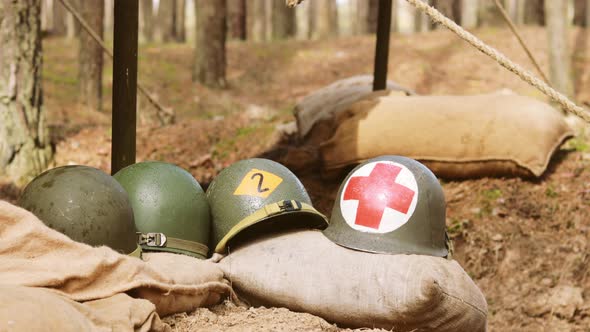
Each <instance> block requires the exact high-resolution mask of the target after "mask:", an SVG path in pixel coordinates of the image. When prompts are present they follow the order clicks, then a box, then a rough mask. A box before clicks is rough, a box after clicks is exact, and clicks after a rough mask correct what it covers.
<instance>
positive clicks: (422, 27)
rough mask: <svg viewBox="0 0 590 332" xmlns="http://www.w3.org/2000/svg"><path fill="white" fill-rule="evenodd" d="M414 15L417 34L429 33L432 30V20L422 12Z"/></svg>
mask: <svg viewBox="0 0 590 332" xmlns="http://www.w3.org/2000/svg"><path fill="white" fill-rule="evenodd" d="M426 2H427V3H428V4H430V3H431V2H432V0H426ZM414 14H415V16H414V21H415V22H416V23H415V27H416V32H428V30H430V25H431V23H430V18H429V17H428V15H426V14H424V13H423V12H422V11H420V10H416V11H415V12H414Z"/></svg>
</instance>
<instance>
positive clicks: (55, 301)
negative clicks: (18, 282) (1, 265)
mask: <svg viewBox="0 0 590 332" xmlns="http://www.w3.org/2000/svg"><path fill="white" fill-rule="evenodd" d="M154 310H155V308H154V305H153V304H152V303H151V302H149V301H147V300H141V299H134V298H131V297H130V296H128V295H125V294H117V295H114V296H112V297H109V298H106V299H100V300H95V301H89V302H86V303H78V302H75V301H72V300H70V299H68V298H67V297H65V296H64V295H61V294H59V293H58V292H56V291H54V290H50V289H46V288H33V287H22V286H3V285H0V331H10V332H20V331H22V332H36V331H39V332H42V331H43V332H45V331H60V332H80V331H88V332H107V331H118V332H127V331H128V332H133V331H137V332H143V331H146V332H147V331H156V332H160V331H162V332H164V331H170V330H171V329H170V327H169V326H168V325H166V324H164V323H162V322H161V321H160V318H159V317H158V315H157V314H156V313H155V311H154Z"/></svg>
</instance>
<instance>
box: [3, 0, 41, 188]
mask: <svg viewBox="0 0 590 332" xmlns="http://www.w3.org/2000/svg"><path fill="white" fill-rule="evenodd" d="M40 12H41V2H40V1H39V0H19V1H0V13H2V18H1V19H0V45H2V47H0V173H2V174H5V175H7V176H8V177H9V178H11V179H12V180H13V181H15V182H16V183H17V184H24V183H26V182H27V181H28V180H30V179H31V178H32V177H33V176H35V175H37V174H38V173H40V172H41V171H43V169H45V168H46V167H47V164H48V162H49V160H50V159H51V156H52V154H53V152H52V148H51V145H50V142H49V137H48V134H47V127H46V123H45V111H44V109H43V108H42V100H43V98H42V95H43V92H42V85H41V71H42V57H41V13H40Z"/></svg>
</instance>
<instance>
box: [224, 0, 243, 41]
mask: <svg viewBox="0 0 590 332" xmlns="http://www.w3.org/2000/svg"><path fill="white" fill-rule="evenodd" d="M227 17H228V20H227V25H228V29H229V36H230V38H233V39H240V40H246V0H230V1H228V2H227Z"/></svg>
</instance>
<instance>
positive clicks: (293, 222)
mask: <svg viewBox="0 0 590 332" xmlns="http://www.w3.org/2000/svg"><path fill="white" fill-rule="evenodd" d="M207 200H208V201H209V206H210V207H211V216H212V218H213V227H212V241H213V243H215V244H216V248H215V252H218V253H223V252H225V251H226V248H227V245H228V243H230V242H231V243H235V242H236V241H238V240H245V239H247V238H250V237H255V236H257V235H259V234H261V233H266V232H271V231H277V230H279V229H285V228H299V227H301V228H305V227H312V228H321V229H323V228H325V227H327V225H328V221H327V219H326V217H325V216H324V215H322V214H321V213H319V212H318V211H317V210H315V209H314V208H313V206H312V204H311V199H310V198H309V195H308V194H307V191H306V190H305V188H304V187H303V184H302V183H301V181H299V179H298V178H297V177H296V176H295V174H293V173H292V172H291V171H290V170H289V169H288V168H286V167H285V166H283V165H281V164H279V163H277V162H275V161H272V160H268V159H262V158H252V159H247V160H241V161H239V162H236V163H234V164H232V165H231V166H229V167H228V168H226V169H224V170H223V171H221V173H219V175H218V176H217V177H216V178H215V179H214V180H213V182H211V184H210V185H209V188H208V189H207Z"/></svg>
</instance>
